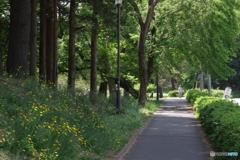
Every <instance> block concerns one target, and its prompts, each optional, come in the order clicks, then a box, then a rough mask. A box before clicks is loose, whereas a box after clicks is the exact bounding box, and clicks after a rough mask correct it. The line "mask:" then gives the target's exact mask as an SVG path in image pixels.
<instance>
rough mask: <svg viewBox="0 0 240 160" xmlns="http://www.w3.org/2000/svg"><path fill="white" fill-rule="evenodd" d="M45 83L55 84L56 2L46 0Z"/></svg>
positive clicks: (55, 0) (54, 0)
mask: <svg viewBox="0 0 240 160" xmlns="http://www.w3.org/2000/svg"><path fill="white" fill-rule="evenodd" d="M46 14H47V19H46V23H47V28H46V30H47V31H46V38H47V40H46V50H47V52H46V81H47V82H49V83H52V84H55V85H56V84H57V0H47V10H46Z"/></svg>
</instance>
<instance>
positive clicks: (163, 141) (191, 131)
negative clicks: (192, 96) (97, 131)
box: [116, 98, 211, 160]
mask: <svg viewBox="0 0 240 160" xmlns="http://www.w3.org/2000/svg"><path fill="white" fill-rule="evenodd" d="M133 139H134V140H132V141H130V143H129V144H128V145H127V146H126V147H125V148H124V149H123V150H122V151H121V152H120V154H119V155H118V156H117V158H116V160H211V157H210V151H211V147H210V145H209V144H208V143H207V140H206V139H205V136H204V134H203V131H202V129H201V126H200V125H199V123H198V120H197V118H196V117H195V116H194V114H193V112H192V111H191V107H190V106H189V105H188V103H187V101H186V99H185V98H168V99H166V101H165V102H164V104H163V105H162V106H161V107H160V109H159V110H158V111H157V112H155V113H154V115H153V117H152V119H151V120H150V122H149V123H147V124H146V126H145V127H143V129H142V130H141V131H139V132H138V133H136V135H135V137H134V138H133Z"/></svg>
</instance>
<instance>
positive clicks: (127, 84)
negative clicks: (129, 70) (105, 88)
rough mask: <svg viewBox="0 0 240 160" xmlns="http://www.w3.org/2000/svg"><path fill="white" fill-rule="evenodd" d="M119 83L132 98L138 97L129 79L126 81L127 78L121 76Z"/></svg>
mask: <svg viewBox="0 0 240 160" xmlns="http://www.w3.org/2000/svg"><path fill="white" fill-rule="evenodd" d="M120 85H121V87H122V88H123V89H124V90H125V91H126V92H128V93H129V94H131V95H132V97H133V98H135V99H137V98H138V91H136V90H135V89H134V88H133V85H132V83H131V82H130V81H128V80H126V79H124V78H121V79H120Z"/></svg>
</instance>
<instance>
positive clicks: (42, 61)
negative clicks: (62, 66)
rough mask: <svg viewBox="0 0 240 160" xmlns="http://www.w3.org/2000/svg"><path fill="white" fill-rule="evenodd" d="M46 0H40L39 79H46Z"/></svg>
mask: <svg viewBox="0 0 240 160" xmlns="http://www.w3.org/2000/svg"><path fill="white" fill-rule="evenodd" d="M46 2H47V1H46V0H41V1H40V48H39V79H40V80H42V81H43V82H45V81H46V44H47V38H46V32H47V28H46V26H47V21H46V18H47V16H46Z"/></svg>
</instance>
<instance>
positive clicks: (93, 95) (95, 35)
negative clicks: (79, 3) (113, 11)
mask: <svg viewBox="0 0 240 160" xmlns="http://www.w3.org/2000/svg"><path fill="white" fill-rule="evenodd" d="M97 10H98V8H97V5H96V4H95V3H93V14H94V15H93V19H92V23H93V25H92V32H91V34H92V35H91V73H90V74H91V80H90V100H91V102H92V103H93V104H94V103H95V99H96V94H97V44H98V19H97V17H96V16H97Z"/></svg>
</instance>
